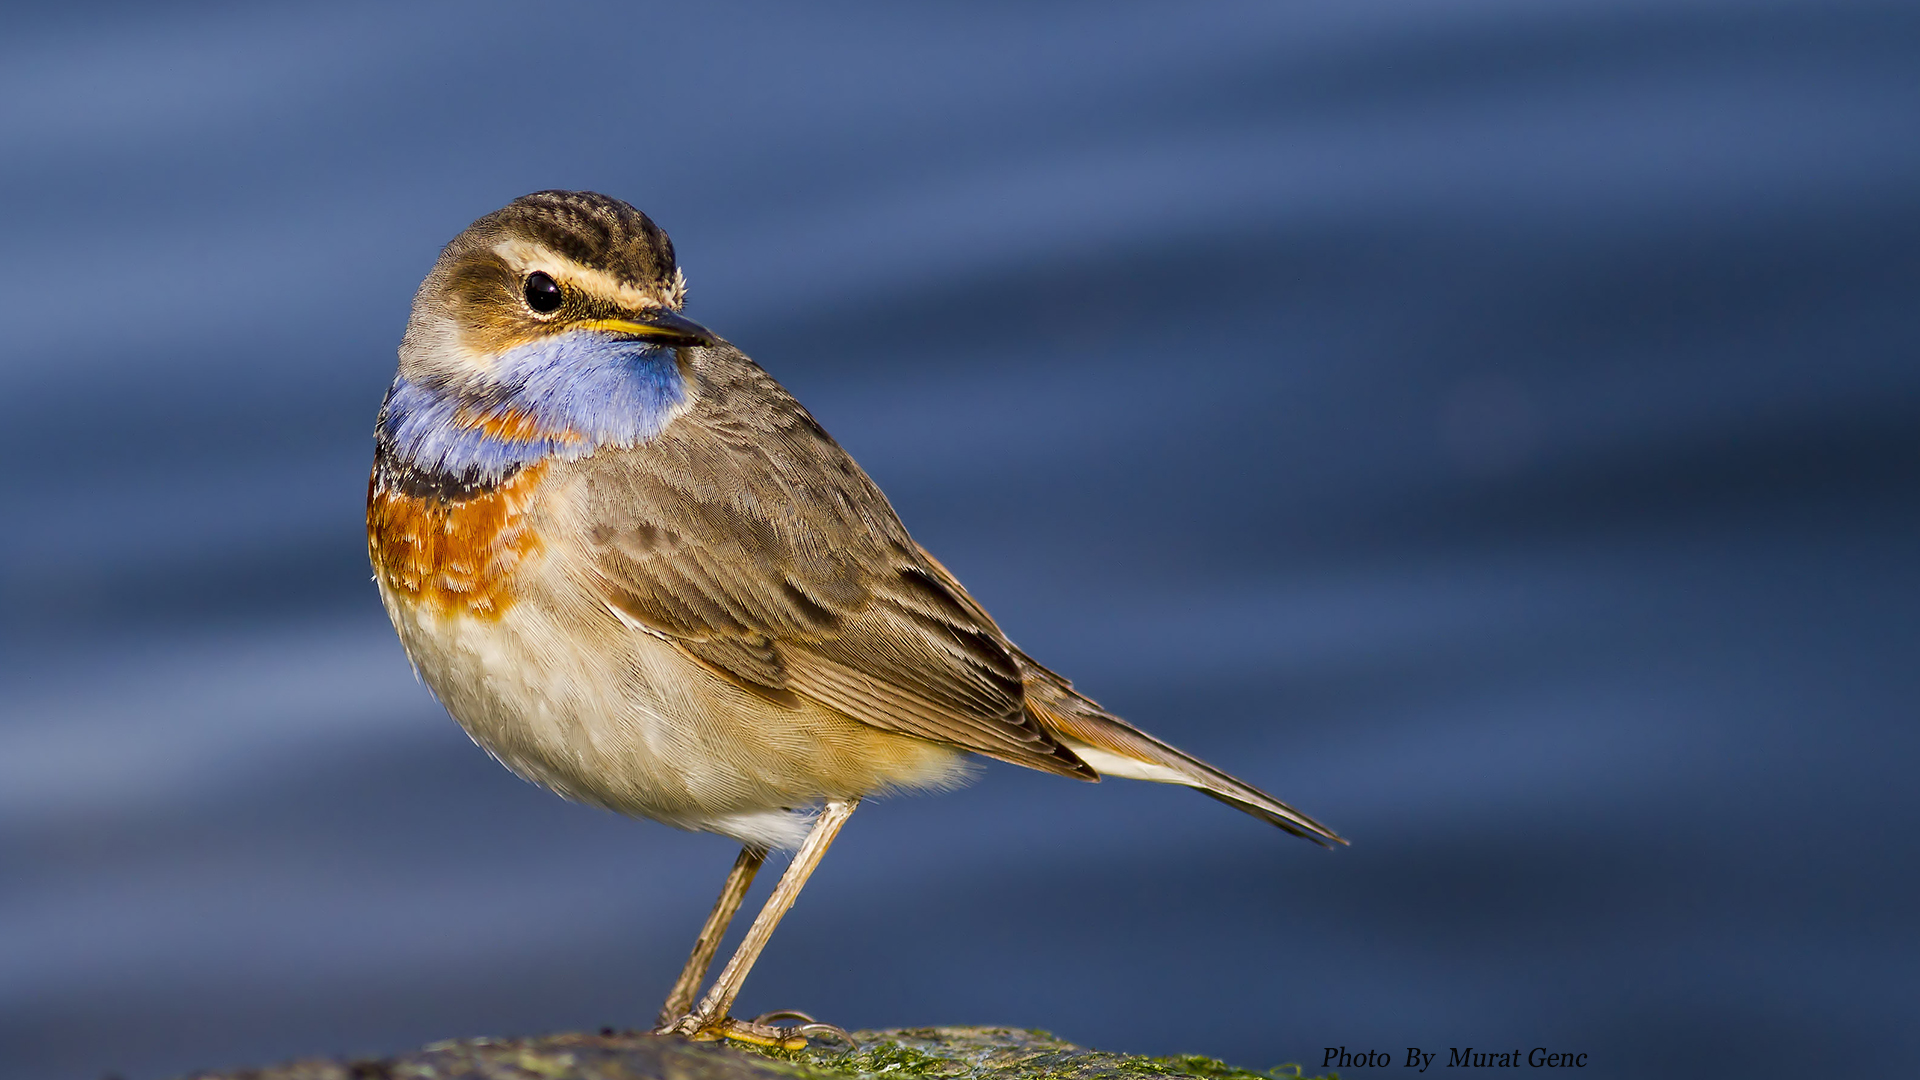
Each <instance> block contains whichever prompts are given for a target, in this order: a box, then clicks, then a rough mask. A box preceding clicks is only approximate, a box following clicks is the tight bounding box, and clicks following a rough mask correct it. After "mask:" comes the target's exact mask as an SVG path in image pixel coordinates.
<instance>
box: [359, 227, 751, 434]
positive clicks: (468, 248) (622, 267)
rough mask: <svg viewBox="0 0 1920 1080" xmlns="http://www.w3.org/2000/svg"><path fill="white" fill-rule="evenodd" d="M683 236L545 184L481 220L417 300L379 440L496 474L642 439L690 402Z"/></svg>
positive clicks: (691, 330) (695, 338)
mask: <svg viewBox="0 0 1920 1080" xmlns="http://www.w3.org/2000/svg"><path fill="white" fill-rule="evenodd" d="M685 296H686V281H685V279H684V278H683V277H681V275H680V270H679V268H678V267H677V266H675V265H674V259H673V243H672V241H670V240H668V239H667V234H666V233H664V232H662V231H661V230H660V227H659V226H657V225H655V224H654V223H653V222H652V221H650V220H648V218H647V216H646V215H645V214H643V213H641V212H640V211H638V210H636V209H634V208H633V207H631V206H629V205H627V204H626V203H624V202H621V201H620V200H618V199H613V198H608V197H607V196H605V195H596V194H594V193H592V192H584V191H541V192H536V193H534V194H532V195H526V196H522V197H521V198H518V199H515V200H514V201H513V202H512V203H510V204H508V205H507V206H506V207H504V208H502V209H500V210H497V211H495V212H494V213H491V214H488V215H487V216H486V217H483V218H481V219H480V220H478V221H476V222H474V223H473V224H472V225H470V226H468V227H467V229H466V231H465V232H462V233H461V234H460V235H459V236H457V237H455V238H454V240H453V242H452V243H450V244H448V245H447V246H446V249H445V250H444V251H442V252H441V253H440V259H439V261H438V262H436V263H435V264H434V267H433V270H432V272H431V273H429V274H428V275H427V278H426V280H425V281H424V282H422V283H421V285H420V291H419V292H418V293H416V294H415V295H414V300H413V314H412V316H411V318H410V319H409V320H408V322H407V332H406V336H405V337H404V338H403V339H402V341H401V343H400V371H399V374H398V377H397V378H396V379H395V380H394V384H393V387H392V389H391V390H389V391H388V395H387V403H386V405H385V406H384V407H383V408H382V410H381V418H380V422H379V431H380V435H381V437H382V438H383V439H384V440H386V441H387V442H388V443H390V444H391V445H392V446H393V447H394V448H395V450H396V451H397V452H398V453H400V454H402V455H403V456H406V457H408V458H409V459H411V460H412V461H413V462H414V463H415V464H416V465H417V466H420V467H423V468H431V469H445V470H452V471H461V470H467V469H472V468H479V469H481V470H482V471H483V472H486V471H493V472H497V471H499V470H500V469H502V468H505V467H506V466H507V465H509V464H511V463H513V462H519V461H525V460H529V459H534V458H538V457H541V456H545V455H548V454H560V455H562V456H577V455H579V454H582V453H590V452H592V450H593V449H594V448H595V447H598V446H606V445H628V446H630V445H633V444H634V443H636V442H637V441H639V440H642V439H645V438H648V437H650V436H651V435H653V434H654V433H655V432H658V431H659V430H660V429H661V428H663V427H665V426H666V425H667V424H668V423H670V422H671V421H672V420H673V419H674V418H675V417H676V416H678V415H679V414H680V413H681V412H683V411H684V410H685V409H686V408H688V407H689V405H690V402H691V400H692V394H693V391H692V387H691V383H690V381H689V379H688V369H687V368H686V367H685V366H684V363H685V362H686V360H685V357H684V356H683V355H682V354H681V352H680V350H683V349H687V348H692V347H699V346H711V345H717V344H719V339H717V338H716V337H714V335H713V334H712V333H710V332H709V331H708V330H707V329H706V328H705V327H703V326H701V325H700V324H699V323H696V322H694V321H693V320H691V319H688V318H686V317H685V316H682V315H681V314H680V312H679V307H680V304H681V302H682V301H683V300H684V299H685Z"/></svg>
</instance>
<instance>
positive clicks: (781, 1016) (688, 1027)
mask: <svg viewBox="0 0 1920 1080" xmlns="http://www.w3.org/2000/svg"><path fill="white" fill-rule="evenodd" d="M774 1020H798V1021H800V1022H799V1023H797V1024H791V1025H787V1026H784V1027H783V1026H779V1025H775V1024H773V1023H772V1022H771V1021H774ZM659 1034H662V1035H680V1036H683V1037H685V1038H688V1039H692V1040H693V1041H694V1042H716V1041H718V1040H720V1039H732V1040H734V1041H735V1042H744V1043H752V1044H753V1045H755V1046H777V1047H779V1048H780V1049H782V1050H805V1049H806V1048H807V1042H808V1040H810V1039H823V1038H831V1039H838V1040H840V1041H841V1042H843V1043H846V1044H847V1046H848V1047H849V1048H852V1049H857V1048H858V1047H859V1045H860V1044H859V1043H856V1042H854V1041H853V1036H851V1035H849V1034H847V1032H846V1030H845V1029H844V1028H839V1027H835V1026H834V1025H832V1024H823V1023H821V1022H820V1021H818V1020H815V1019H814V1018H813V1017H811V1016H808V1015H807V1014H806V1013H803V1012H795V1011H793V1010H792V1009H781V1010H779V1011H777V1012H770V1013H762V1014H761V1015H759V1016H756V1017H754V1018H753V1019H751V1020H735V1019H734V1018H733V1017H731V1016H723V1017H720V1018H719V1019H717V1020H702V1019H700V1018H699V1017H698V1016H693V1015H687V1016H683V1017H681V1018H680V1019H679V1020H678V1021H677V1022H675V1023H672V1024H669V1025H667V1026H665V1027H662V1028H660V1029H659Z"/></svg>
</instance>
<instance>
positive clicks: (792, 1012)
mask: <svg viewBox="0 0 1920 1080" xmlns="http://www.w3.org/2000/svg"><path fill="white" fill-rule="evenodd" d="M775 1020H798V1021H800V1022H801V1023H803V1024H817V1023H819V1021H818V1020H815V1019H814V1018H813V1017H811V1016H808V1015H807V1014H806V1013H803V1012H801V1011H800V1010H799V1009H775V1010H773V1011H772V1012H769V1013H761V1014H760V1015H759V1016H756V1017H754V1018H753V1021H752V1022H753V1023H756V1024H771V1023H773V1022H774V1021H775Z"/></svg>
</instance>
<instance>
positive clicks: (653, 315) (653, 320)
mask: <svg viewBox="0 0 1920 1080" xmlns="http://www.w3.org/2000/svg"><path fill="white" fill-rule="evenodd" d="M574 325H575V327H577V328H578V329H581V330H599V331H601V332H603V333H608V334H615V335H618V336H620V337H627V338H635V339H638V340H640V341H644V342H646V343H647V344H649V345H665V346H668V347H670V348H682V347H685V346H689V345H715V344H718V343H719V341H720V339H719V338H716V337H714V336H713V332H712V331H710V330H708V329H707V328H706V327H704V326H701V325H700V324H699V323H697V322H694V321H693V320H692V319H689V318H685V317H683V316H681V315H678V314H675V313H674V312H671V311H668V310H667V309H665V308H661V309H660V310H658V311H649V312H646V313H645V314H641V315H636V316H635V317H633V318H631V319H587V320H584V321H582V322H579V323H575V324H574Z"/></svg>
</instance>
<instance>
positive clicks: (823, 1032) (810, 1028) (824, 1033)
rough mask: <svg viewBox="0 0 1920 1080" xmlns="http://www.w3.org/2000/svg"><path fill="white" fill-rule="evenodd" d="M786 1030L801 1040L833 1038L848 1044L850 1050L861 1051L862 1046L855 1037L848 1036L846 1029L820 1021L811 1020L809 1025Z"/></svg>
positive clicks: (805, 1024)
mask: <svg viewBox="0 0 1920 1080" xmlns="http://www.w3.org/2000/svg"><path fill="white" fill-rule="evenodd" d="M786 1030H787V1031H788V1032H789V1033H791V1034H793V1035H795V1036H798V1037H799V1038H801V1039H823V1038H833V1039H838V1040H840V1041H841V1042H843V1043H846V1044H847V1049H848V1050H858V1049H860V1044H859V1043H857V1042H855V1041H854V1038H853V1036H851V1035H849V1034H847V1029H846V1028H843V1027H839V1026H836V1025H834V1024H823V1023H820V1022H819V1021H818V1020H809V1021H808V1022H807V1023H804V1024H799V1025H797V1026H795V1027H790V1028H787V1029H786Z"/></svg>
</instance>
